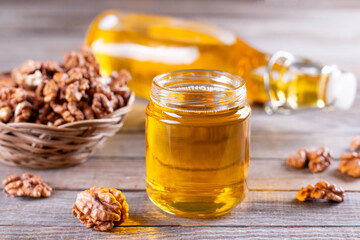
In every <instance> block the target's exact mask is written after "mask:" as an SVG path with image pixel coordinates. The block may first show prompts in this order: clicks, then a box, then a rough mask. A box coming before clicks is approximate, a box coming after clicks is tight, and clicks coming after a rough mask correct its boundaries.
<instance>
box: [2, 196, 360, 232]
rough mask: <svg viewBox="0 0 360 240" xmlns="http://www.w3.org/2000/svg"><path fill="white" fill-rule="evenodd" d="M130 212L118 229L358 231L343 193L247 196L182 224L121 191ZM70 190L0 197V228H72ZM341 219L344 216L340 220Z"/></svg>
mask: <svg viewBox="0 0 360 240" xmlns="http://www.w3.org/2000/svg"><path fill="white" fill-rule="evenodd" d="M123 193H124V195H125V196H126V199H127V202H128V204H129V207H130V211H129V219H128V220H127V221H126V222H125V223H124V224H123V225H122V226H174V227H175V226H237V227H245V226H259V227H260V226H263V227H265V226H266V227H270V226H272V227H279V226H287V227H295V226H299V227H305V226H306V227H321V226H343V227H346V226H352V227H360V209H359V208H358V206H359V204H360V193H358V192H348V193H347V194H346V200H345V201H344V202H342V203H340V204H339V203H330V202H315V203H311V202H304V203H302V202H298V201H297V200H295V196H296V191H250V192H249V194H248V196H247V197H246V198H245V200H244V201H243V202H242V203H241V204H240V205H239V206H238V207H236V208H235V209H233V210H232V211H231V212H230V213H229V214H227V215H225V216H223V217H220V218H216V219H204V220H199V219H187V218H181V217H176V216H172V215H169V214H167V213H165V212H163V211H161V210H160V209H159V208H157V207H156V206H155V205H154V204H153V203H152V202H150V200H149V199H148V197H147V194H146V192H145V191H124V192H123ZM76 194H77V192H76V191H55V192H54V193H53V195H52V196H51V197H50V198H47V199H27V198H6V197H5V195H4V194H1V195H0V211H1V213H2V217H1V219H0V226H11V225H21V226H31V225H33V224H34V223H36V224H37V225H40V226H58V227H76V226H82V225H81V223H80V222H79V221H78V219H77V218H75V217H74V216H73V215H72V213H71V207H72V205H73V203H74V202H75V199H76ZM344 216H346V217H344Z"/></svg>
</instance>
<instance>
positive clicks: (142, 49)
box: [85, 11, 356, 110]
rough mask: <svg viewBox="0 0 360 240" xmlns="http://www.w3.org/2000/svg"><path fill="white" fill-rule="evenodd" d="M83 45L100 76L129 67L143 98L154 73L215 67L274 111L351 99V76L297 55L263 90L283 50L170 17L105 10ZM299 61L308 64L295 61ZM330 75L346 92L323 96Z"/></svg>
mask: <svg viewBox="0 0 360 240" xmlns="http://www.w3.org/2000/svg"><path fill="white" fill-rule="evenodd" d="M85 43H86V44H87V45H89V46H90V47H91V49H92V51H93V52H94V54H95V55H96V57H97V60H98V62H99V63H100V69H101V73H102V74H103V75H107V74H110V73H111V72H112V71H113V70H119V69H121V68H126V69H128V70H129V71H130V72H131V74H132V76H133V80H132V81H131V82H130V83H129V87H130V88H131V89H132V90H133V91H134V92H135V93H136V95H137V96H141V97H145V98H149V96H150V88H151V82H152V79H153V78H154V77H155V76H156V75H158V74H160V73H164V72H170V71H175V70H180V69H213V70H220V71H226V72H229V73H232V74H237V75H239V76H240V77H242V78H243V79H244V80H245V81H246V85H247V91H248V99H249V100H251V101H253V102H260V103H267V102H269V101H270V104H269V105H268V106H270V107H273V108H272V109H273V110H277V109H280V107H279V104H282V107H281V108H282V109H301V108H308V107H316V108H324V107H326V106H328V105H334V102H339V101H342V102H346V103H347V104H344V103H341V104H337V105H336V106H337V107H340V108H343V109H346V108H349V106H351V104H352V102H353V100H354V99H355V97H353V98H350V97H349V96H355V94H356V79H355V76H354V75H353V74H351V73H345V72H342V71H340V70H339V69H337V68H333V67H331V68H330V66H328V65H321V64H316V63H314V62H312V61H309V60H307V59H302V58H297V57H296V59H297V60H300V59H301V60H300V61H297V60H296V61H291V62H292V63H293V64H290V65H287V64H285V65H284V66H283V65H282V64H281V63H280V62H279V61H277V64H276V65H275V66H274V67H275V68H274V71H275V70H276V71H278V74H276V73H274V71H273V72H272V74H271V75H270V77H269V79H268V80H269V82H268V84H269V86H271V89H269V88H266V85H265V84H264V80H266V79H265V78H266V76H265V78H264V74H265V75H266V74H268V72H267V71H266V69H267V67H268V65H269V64H270V61H269V60H270V59H271V58H272V59H274V57H276V58H278V57H279V54H281V53H283V52H280V53H276V54H274V55H273V57H272V55H269V54H267V53H263V52H261V51H258V50H257V49H255V48H253V47H251V46H250V45H248V44H246V43H245V42H244V41H243V40H242V39H241V38H239V37H238V36H236V35H235V34H234V33H232V32H229V31H226V30H224V29H221V28H218V27H215V26H212V25H208V24H203V23H199V22H193V21H186V20H183V19H177V18H173V17H164V16H156V15H146V14H134V13H122V12H119V11H107V12H103V13H101V14H100V15H99V16H98V17H97V18H96V19H95V20H94V21H93V22H92V24H91V25H90V27H89V30H88V33H87V36H86V38H85ZM286 56H288V54H287V55H286ZM288 62H289V60H288V61H287V62H286V63H288ZM299 62H302V63H304V64H305V65H306V67H305V65H303V66H302V67H299V65H296V63H299ZM323 69H324V71H323ZM289 70H291V71H289ZM285 73H286V74H285ZM273 76H276V77H275V78H273ZM330 78H331V79H332V80H331V82H332V86H333V85H336V86H337V87H340V88H342V91H343V92H345V93H344V94H343V95H340V94H336V99H334V98H331V97H330V98H329V99H328V98H326V97H325V98H324V96H325V94H326V93H327V92H334V91H333V90H328V89H329V84H328V82H329V81H328V79H330ZM330 88H331V87H330ZM269 96H270V97H269ZM309 96H310V97H309ZM332 97H334V95H332ZM342 98H346V100H343V99H342Z"/></svg>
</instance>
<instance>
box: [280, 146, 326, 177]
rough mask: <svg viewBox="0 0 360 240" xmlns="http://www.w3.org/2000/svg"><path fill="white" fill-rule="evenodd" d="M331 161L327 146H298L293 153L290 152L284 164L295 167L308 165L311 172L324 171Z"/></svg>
mask: <svg viewBox="0 0 360 240" xmlns="http://www.w3.org/2000/svg"><path fill="white" fill-rule="evenodd" d="M331 162H332V156H331V153H330V150H329V149H328V148H327V147H319V148H317V149H304V148H300V149H299V150H298V151H297V152H296V153H295V154H290V155H289V157H288V159H287V161H286V164H287V165H289V166H292V167H295V168H303V167H305V166H308V167H309V169H310V170H311V171H312V172H315V173H318V172H322V171H324V170H325V169H326V168H327V167H328V166H329V165H330V164H331Z"/></svg>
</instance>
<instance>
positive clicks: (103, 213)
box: [72, 186, 129, 231]
mask: <svg viewBox="0 0 360 240" xmlns="http://www.w3.org/2000/svg"><path fill="white" fill-rule="evenodd" d="M72 213H73V215H74V216H75V217H77V218H78V219H79V221H80V222H81V223H82V224H84V225H85V226H86V227H87V228H94V229H95V230H98V231H109V230H111V229H112V228H113V227H114V226H119V225H120V224H122V223H123V222H124V221H125V220H126V219H127V218H128V216H129V206H128V204H127V203H126V201H125V196H124V195H123V194H122V193H121V192H120V191H119V190H116V189H115V188H105V187H96V186H94V187H91V188H90V189H89V190H86V191H83V192H80V193H78V195H77V198H76V201H75V203H74V205H73V207H72Z"/></svg>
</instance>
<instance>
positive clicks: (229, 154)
mask: <svg viewBox="0 0 360 240" xmlns="http://www.w3.org/2000/svg"><path fill="white" fill-rule="evenodd" d="M174 94H176V93H174ZM179 99H180V100H179V101H183V100H184V99H185V101H183V102H184V104H185V107H186V102H187V99H186V97H182V96H181V97H180V98H179ZM196 100H198V98H193V99H192V100H191V101H189V102H193V103H194V101H196ZM169 102H170V103H171V101H169ZM205 104H206V103H205ZM185 109H186V108H185ZM249 115H250V107H249V106H248V105H247V104H244V105H243V106H241V107H235V108H231V109H226V110H222V111H220V112H218V111H208V112H196V111H195V112H194V111H192V112H188V111H186V110H185V111H183V110H177V109H171V108H167V107H163V106H160V105H158V104H157V103H155V102H154V101H151V102H150V103H149V105H148V106H147V108H146V116H147V118H146V180H147V192H148V195H149V198H150V199H151V201H152V202H154V203H155V204H156V205H157V206H158V207H160V208H161V209H163V210H165V211H166V212H169V213H173V214H177V215H180V216H184V217H196V218H199V217H200V218H202V217H204V218H206V217H215V216H220V215H223V214H225V213H227V212H228V211H230V210H231V209H232V208H233V207H234V206H236V205H237V204H238V203H239V202H241V201H242V200H243V198H244V197H245V195H246V193H247V191H248V188H247V184H246V178H247V176H248V168H249V142H250V133H249V132H250V129H249Z"/></svg>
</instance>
